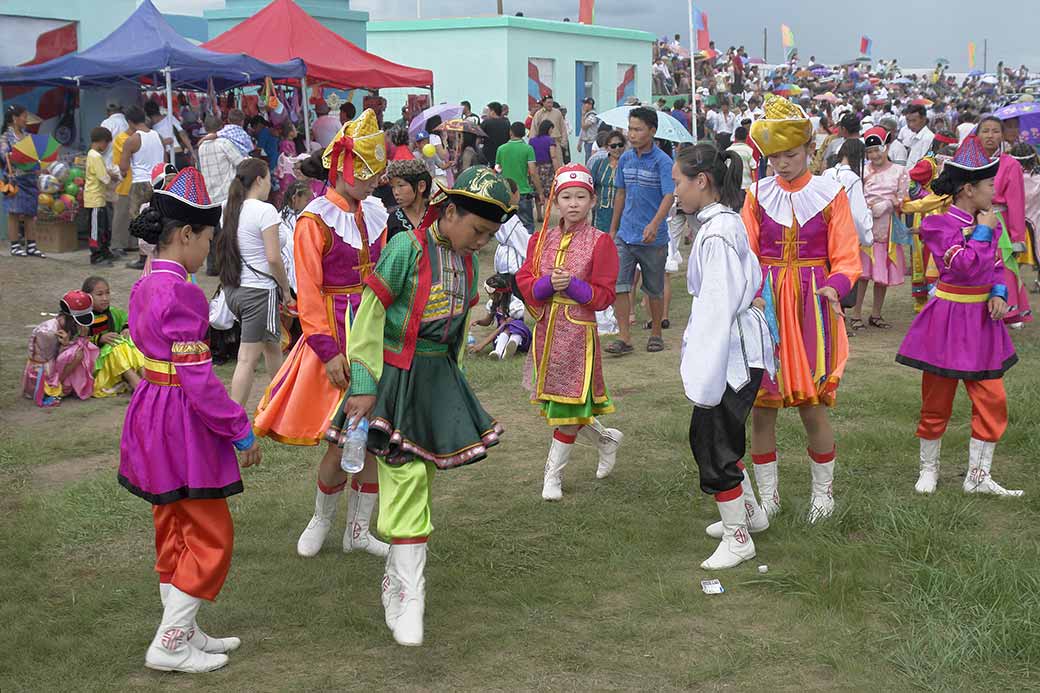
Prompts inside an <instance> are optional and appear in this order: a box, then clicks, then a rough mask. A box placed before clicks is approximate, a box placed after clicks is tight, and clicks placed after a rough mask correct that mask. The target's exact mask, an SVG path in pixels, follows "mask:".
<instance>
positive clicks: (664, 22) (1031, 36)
mask: <svg viewBox="0 0 1040 693" xmlns="http://www.w3.org/2000/svg"><path fill="white" fill-rule="evenodd" d="M420 1H421V2H422V11H423V16H424V17H462V16H474V15H480V14H493V13H494V12H495V1H494V0H420ZM154 2H155V4H156V6H157V7H158V8H159V9H160V10H162V11H163V12H177V13H182V14H201V13H202V10H203V9H209V8H219V7H223V6H224V1H223V0H154ZM696 4H697V7H698V8H699V9H701V10H703V11H704V12H706V13H707V14H708V26H709V28H710V30H711V35H712V38H713V39H715V41H716V45H717V47H719V48H722V49H725V48H726V47H728V46H730V45H741V44H743V45H744V46H746V47H747V49H748V52H749V53H750V54H751V55H752V56H761V55H762V30H763V29H768V31H769V35H768V38H769V46H768V50H769V52H768V55H767V57H768V58H769V60H770V62H777V61H779V58H780V55H781V49H780V23H781V22H784V23H786V24H787V25H788V26H790V27H791V29H792V30H793V31H794V35H795V40H796V45H797V47H798V53H799V55H800V56H801V57H802V59H803V61H804V60H807V59H808V58H809V56H810V55H815V56H816V57H817V59H819V60H820V61H822V62H839V61H842V60H847V59H849V58H852V57H855V56H856V55H857V54H858V51H859V39H860V36H861V35H864V34H865V35H867V36H869V37H870V38H871V39H872V40H873V42H874V51H873V55H874V57H875V59H877V58H885V59H887V58H898V59H899V64H900V65H901V66H903V67H929V66H930V65H931V64H933V63H934V61H935V59H936V58H938V57H943V58H947V59H949V60H950V61H951V63H952V67H953V70H954V71H966V70H967V68H968V42H969V41H974V42H975V43H976V44H977V49H976V61H977V67H979V68H981V67H982V59H983V39H989V63H988V64H989V69H990V70H993V69H994V68H995V67H996V64H997V61H999V60H1003V61H1004V63H1005V64H1006V65H1008V66H1014V67H1018V66H1019V65H1021V64H1022V63H1025V64H1026V65H1028V66H1029V67H1030V69H1031V70H1033V71H1040V40H1038V38H1037V36H1038V35H1040V31H1038V28H1040V25H1038V23H1037V19H1036V11H1035V10H1032V11H1027V7H1028V6H1033V7H1034V8H1035V7H1036V6H1037V4H1038V2H1037V0H874V1H873V2H869V3H846V2H841V1H840V0H837V1H836V0H788V1H787V2H779V1H778V0H743V1H742V2H736V3H734V2H730V1H727V0H696ZM504 5H505V11H506V12H507V13H509V14H513V13H516V12H523V13H524V14H525V15H527V16H528V17H543V18H546V19H563V18H564V17H570V19H571V20H572V21H575V20H576V19H577V16H578V0H566V1H565V2H559V1H558V0H554V1H550V0H504ZM350 6H351V7H352V8H353V9H358V10H367V11H368V12H369V13H370V14H371V16H372V19H374V20H376V19H414V18H415V16H416V0H351V2H350ZM648 6H649V7H652V8H653V10H652V11H647V7H648ZM737 8H739V11H738V10H737ZM596 23H597V24H603V25H606V26H617V27H625V28H631V29H643V30H645V31H650V32H653V33H654V34H656V35H658V36H661V35H665V34H674V33H675V31H676V30H677V29H679V30H680V31H681V33H682V35H683V41H684V43H685V42H686V41H687V40H688V39H687V31H686V27H687V25H688V21H687V10H686V3H685V2H683V0H650V2H645V1H640V0H598V2H597V3H596ZM984 27H988V28H984Z"/></svg>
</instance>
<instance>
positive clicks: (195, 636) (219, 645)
mask: <svg viewBox="0 0 1040 693" xmlns="http://www.w3.org/2000/svg"><path fill="white" fill-rule="evenodd" d="M171 587H173V585H171V584H170V583H168V582H160V583H159V599H160V600H161V601H162V605H163V607H164V608H165V607H166V598H167V597H168V596H169V594H170V588H171ZM188 644H189V645H191V646H192V647H194V648H195V649H196V650H202V651H203V652H208V653H210V654H227V653H228V652H234V651H235V650H237V649H238V648H239V647H240V646H241V645H242V641H241V640H239V639H238V638H212V637H210V636H208V635H206V634H205V633H203V632H202V629H201V628H199V624H198V623H192V624H191V629H190V630H189V631H188Z"/></svg>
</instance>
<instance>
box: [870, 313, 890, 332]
mask: <svg viewBox="0 0 1040 693" xmlns="http://www.w3.org/2000/svg"><path fill="white" fill-rule="evenodd" d="M867 322H868V323H869V324H870V326H871V327H876V328H878V329H879V330H887V329H888V328H890V327H892V325H891V324H890V323H887V322H885V319H884V318H883V317H881V316H880V315H879V316H877V317H876V318H875V317H874V316H873V315H871V316H870V319H869V320H868V321H867Z"/></svg>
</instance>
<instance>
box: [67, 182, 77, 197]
mask: <svg viewBox="0 0 1040 693" xmlns="http://www.w3.org/2000/svg"><path fill="white" fill-rule="evenodd" d="M78 193H79V186H78V185H76V184H75V183H73V182H72V181H69V182H68V183H66V184H65V194H66V195H70V196H72V197H75V196H76V195H77V194H78Z"/></svg>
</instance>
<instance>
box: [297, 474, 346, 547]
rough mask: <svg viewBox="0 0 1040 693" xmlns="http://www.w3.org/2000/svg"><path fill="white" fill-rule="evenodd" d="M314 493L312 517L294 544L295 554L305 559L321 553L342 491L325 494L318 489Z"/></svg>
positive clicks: (334, 517)
mask: <svg viewBox="0 0 1040 693" xmlns="http://www.w3.org/2000/svg"><path fill="white" fill-rule="evenodd" d="M316 493H317V495H316V496H315V497H314V516H313V517H311V521H310V522H308V523H307V529H305V530H303V534H301V535H300V538H299V539H298V540H297V542H296V553H298V554H300V555H301V556H304V557H306V558H310V557H311V556H317V555H318V552H319V551H321V547H322V545H323V544H324V543H325V537H327V536H329V530H330V529H332V521H333V520H335V519H336V506H337V504H338V503H339V497H340V494H341V493H343V491H342V490H340V491H336V492H335V493H325V492H323V491H322V490H321V488H320V487H319V488H318V490H317V492H316Z"/></svg>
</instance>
